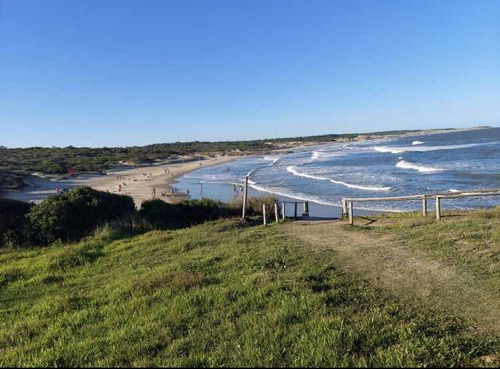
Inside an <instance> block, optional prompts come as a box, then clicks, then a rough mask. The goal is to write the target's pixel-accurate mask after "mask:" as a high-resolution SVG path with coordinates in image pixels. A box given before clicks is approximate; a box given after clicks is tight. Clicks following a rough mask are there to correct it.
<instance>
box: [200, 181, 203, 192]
mask: <svg viewBox="0 0 500 369" xmlns="http://www.w3.org/2000/svg"><path fill="white" fill-rule="evenodd" d="M200 193H203V183H201V182H200Z"/></svg>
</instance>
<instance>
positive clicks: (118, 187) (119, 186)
mask: <svg viewBox="0 0 500 369" xmlns="http://www.w3.org/2000/svg"><path fill="white" fill-rule="evenodd" d="M117 190H118V192H121V191H122V185H121V184H118V186H117Z"/></svg>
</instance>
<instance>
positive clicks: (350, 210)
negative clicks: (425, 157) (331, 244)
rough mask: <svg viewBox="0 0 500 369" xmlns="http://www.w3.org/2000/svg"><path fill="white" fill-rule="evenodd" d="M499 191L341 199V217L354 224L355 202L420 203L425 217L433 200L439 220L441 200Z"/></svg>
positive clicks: (498, 191) (488, 194) (495, 194)
mask: <svg viewBox="0 0 500 369" xmlns="http://www.w3.org/2000/svg"><path fill="white" fill-rule="evenodd" d="M499 195H500V189H490V190H477V191H468V192H457V193H435V194H423V195H409V196H387V197H358V198H343V199H342V217H344V216H345V215H348V216H349V224H351V225H353V224H354V205H353V204H354V203H355V202H376V201H380V202H383V201H416V200H420V201H422V215H423V216H424V217H425V216H427V200H429V199H435V201H436V219H437V220H439V219H441V199H456V198H463V197H475V196H478V197H485V196H499Z"/></svg>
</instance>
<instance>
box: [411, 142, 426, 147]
mask: <svg viewBox="0 0 500 369" xmlns="http://www.w3.org/2000/svg"><path fill="white" fill-rule="evenodd" d="M423 143H424V142H422V141H413V142H412V143H411V144H412V145H413V146H416V145H422V144H423Z"/></svg>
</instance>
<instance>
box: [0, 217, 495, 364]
mask: <svg viewBox="0 0 500 369" xmlns="http://www.w3.org/2000/svg"><path fill="white" fill-rule="evenodd" d="M113 238H114V237H112V235H109V234H107V233H103V234H100V235H97V236H96V237H94V238H90V239H88V240H86V241H84V242H81V243H79V244H75V245H65V246H61V245H54V246H51V247H48V248H43V249H36V250H28V251H26V250H24V251H22V250H12V251H3V252H1V253H0V309H1V310H0V311H1V312H0V366H254V365H255V366H469V365H482V361H480V360H479V357H481V356H483V355H489V354H494V353H495V352H496V350H497V347H498V341H497V340H496V339H494V338H491V337H487V336H483V335H478V334H473V333H470V332H471V331H470V330H469V329H468V327H466V326H464V323H463V322H462V321H461V320H460V319H457V318H456V317H454V316H450V315H436V314H435V313H433V312H431V311H426V310H422V309H420V310H417V309H414V308H413V307H412V306H411V305H408V304H407V303H402V302H400V301H398V300H397V299H395V298H394V297H391V296H389V295H387V294H385V293H384V292H383V291H381V290H377V289H375V288H373V287H372V286H370V284H369V283H368V282H366V281H363V280H361V279H359V278H358V277H356V276H355V275H352V274H349V273H347V272H345V271H343V270H342V266H341V265H337V264H336V261H335V256H334V253H333V252H332V251H331V250H322V251H315V252H313V251H312V250H310V249H308V248H307V247H306V245H305V244H303V243H301V242H299V241H297V240H295V239H293V238H291V237H286V236H284V235H283V234H281V232H279V226H275V225H272V226H270V227H267V228H264V227H262V226H252V225H248V224H247V225H241V224H239V223H238V222H237V221H227V220H226V221H217V222H210V223H206V224H203V225H200V226H196V227H192V228H189V229H183V230H178V231H162V232H160V231H155V232H150V233H147V234H144V235H141V236H136V237H133V238H129V239H118V240H116V239H115V240H113Z"/></svg>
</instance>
